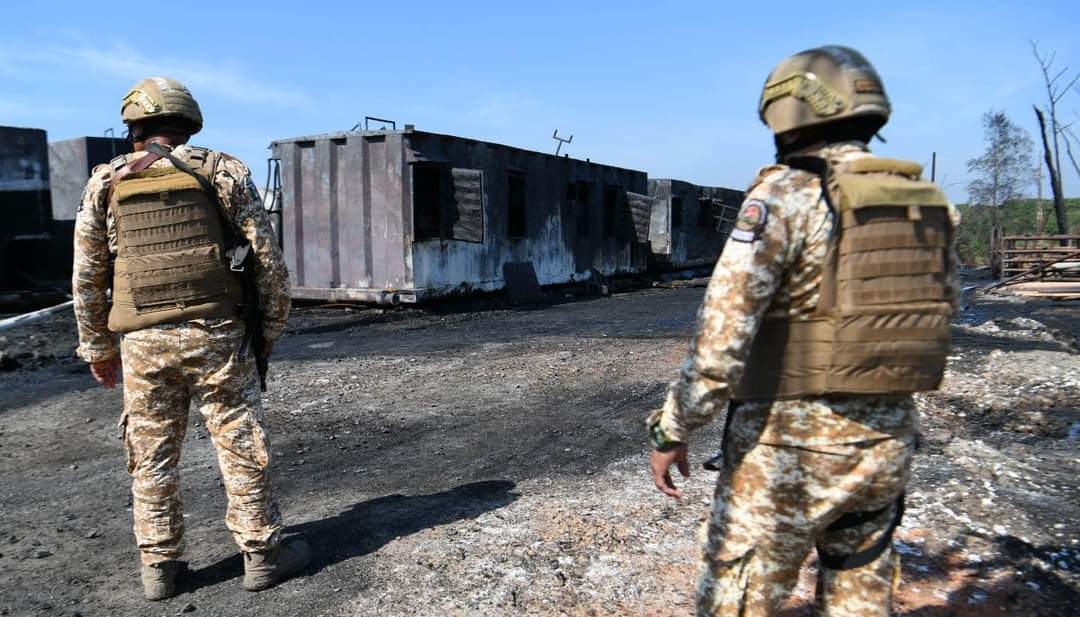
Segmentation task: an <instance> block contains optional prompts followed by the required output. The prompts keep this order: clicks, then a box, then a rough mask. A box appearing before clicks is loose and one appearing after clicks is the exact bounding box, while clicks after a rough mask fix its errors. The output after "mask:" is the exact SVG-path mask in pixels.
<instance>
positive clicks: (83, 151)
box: [49, 137, 131, 221]
mask: <svg viewBox="0 0 1080 617" xmlns="http://www.w3.org/2000/svg"><path fill="white" fill-rule="evenodd" d="M130 151H131V146H130V145H129V144H128V143H127V141H125V140H123V139H119V138H112V137H76V138H75V139H65V140H63V141H54V142H52V143H50V144H49V177H50V178H51V183H50V184H51V190H52V216H53V218H54V219H56V220H57V221H73V220H75V214H76V213H77V212H78V211H79V203H80V201H81V200H82V192H83V189H84V188H85V187H86V181H87V180H89V179H90V172H91V171H92V170H93V169H94V167H96V166H97V165H100V164H102V163H107V162H109V161H110V160H112V159H113V158H114V157H116V156H119V155H121V154H124V153H125V152H130Z"/></svg>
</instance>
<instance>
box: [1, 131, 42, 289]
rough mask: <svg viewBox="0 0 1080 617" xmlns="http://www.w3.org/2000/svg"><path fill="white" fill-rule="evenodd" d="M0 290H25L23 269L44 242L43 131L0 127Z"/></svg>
mask: <svg viewBox="0 0 1080 617" xmlns="http://www.w3.org/2000/svg"><path fill="white" fill-rule="evenodd" d="M0 217H2V220H3V225H0V289H25V288H27V287H28V286H29V283H28V281H27V276H28V275H27V273H26V272H25V270H26V269H27V268H32V267H33V266H34V263H35V260H34V259H33V256H32V255H30V254H29V253H28V250H32V251H37V250H38V249H37V248H36V247H38V246H39V245H40V244H41V243H42V242H45V241H46V240H47V238H48V233H49V226H50V223H51V221H52V214H51V211H50V205H49V145H48V139H47V137H46V134H45V131H43V130H41V129H26V128H16V127H8V126H0Z"/></svg>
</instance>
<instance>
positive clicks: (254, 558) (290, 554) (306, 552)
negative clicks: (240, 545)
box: [244, 540, 311, 591]
mask: <svg viewBox="0 0 1080 617" xmlns="http://www.w3.org/2000/svg"><path fill="white" fill-rule="evenodd" d="M310 560H311V548H309V547H308V545H307V542H304V541H303V540H293V541H292V542H289V543H288V544H285V543H282V544H280V545H278V547H277V548H275V549H272V550H269V551H266V552H263V553H244V589H247V590H248V591H262V590H263V589H268V588H270V587H273V586H274V585H277V584H278V583H280V582H281V581H284V580H285V579H287V578H289V577H290V576H292V575H293V574H296V573H297V572H299V571H300V570H302V569H303V568H304V566H306V565H307V564H308V561H310Z"/></svg>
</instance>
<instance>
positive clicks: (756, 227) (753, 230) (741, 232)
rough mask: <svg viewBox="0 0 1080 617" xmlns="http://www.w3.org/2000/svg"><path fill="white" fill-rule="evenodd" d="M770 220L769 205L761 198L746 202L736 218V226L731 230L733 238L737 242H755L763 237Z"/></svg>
mask: <svg viewBox="0 0 1080 617" xmlns="http://www.w3.org/2000/svg"><path fill="white" fill-rule="evenodd" d="M767 222H769V207H768V206H766V205H765V202H763V201H761V200H760V199H754V200H751V201H748V202H746V204H745V205H744V206H743V207H742V210H740V211H739V216H738V218H736V219H735V228H734V229H732V230H731V239H732V240H735V241H737V242H753V241H754V240H757V239H758V238H760V237H761V232H762V231H763V230H764V229H765V224H766V223H767Z"/></svg>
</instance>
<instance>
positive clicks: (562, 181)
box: [271, 125, 649, 302]
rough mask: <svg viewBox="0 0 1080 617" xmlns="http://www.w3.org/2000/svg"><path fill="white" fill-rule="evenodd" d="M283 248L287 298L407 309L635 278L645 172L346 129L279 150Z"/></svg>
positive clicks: (447, 139) (413, 133) (408, 134)
mask: <svg viewBox="0 0 1080 617" xmlns="http://www.w3.org/2000/svg"><path fill="white" fill-rule="evenodd" d="M271 150H272V153H273V157H274V159H276V160H277V161H278V162H279V165H280V177H281V187H280V189H281V191H280V192H281V202H280V207H281V211H282V222H281V227H280V233H281V236H282V241H283V249H284V252H285V255H286V260H287V262H288V265H289V271H290V274H291V276H292V277H293V281H292V282H293V293H294V296H295V297H297V298H306V299H319V300H362V301H368V302H398V301H401V302H418V301H423V300H424V299H426V298H432V297H438V296H446V295H450V294H454V293H458V292H468V291H485V290H496V289H500V288H503V287H504V286H505V284H506V275H505V272H506V270H507V267H508V264H509V265H511V266H518V267H519V269H520V267H525V268H531V270H532V273H533V274H535V277H536V280H537V281H538V282H539V283H540V284H541V285H550V284H558V283H566V282H571V281H575V280H582V279H585V278H588V277H590V276H591V274H592V273H593V272H594V271H595V272H597V273H600V274H602V275H614V274H621V273H638V272H643V271H644V270H645V269H646V267H647V266H648V251H649V248H648V240H649V231H648V225H649V211H648V210H647V209H646V210H642V209H641V208H636V209H635V207H634V204H632V203H631V200H630V199H629V198H628V193H637V194H642V193H645V191H646V190H647V177H646V174H645V173H644V172H641V171H635V170H631V169H623V168H619V167H612V166H608V165H600V164H596V163H591V162H588V161H581V160H577V159H572V158H569V157H557V156H553V155H550V154H543V153H540V152H532V151H528V150H522V149H519V148H513V147H509V146H504V145H500V144H495V143H488V142H482V141H476V140H472V139H465V138H461V137H454V136H450V135H440V134H435V133H427V132H423V131H417V130H415V129H413V128H412V127H411V126H409V125H406V127H405V129H404V130H380V131H355V132H342V133H332V134H325V135H317V136H310V137H297V138H292V139H282V140H278V141H275V142H273V143H272V144H271Z"/></svg>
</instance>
